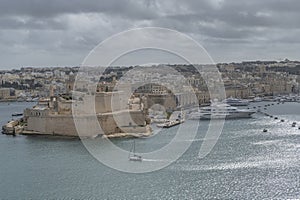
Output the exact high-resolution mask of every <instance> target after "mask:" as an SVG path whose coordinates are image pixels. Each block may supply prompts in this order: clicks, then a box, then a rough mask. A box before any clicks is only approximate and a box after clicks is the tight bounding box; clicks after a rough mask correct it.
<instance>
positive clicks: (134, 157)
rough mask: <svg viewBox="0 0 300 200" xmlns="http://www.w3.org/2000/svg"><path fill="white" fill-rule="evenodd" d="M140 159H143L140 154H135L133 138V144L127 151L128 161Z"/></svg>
mask: <svg viewBox="0 0 300 200" xmlns="http://www.w3.org/2000/svg"><path fill="white" fill-rule="evenodd" d="M142 160H143V158H142V156H140V155H137V154H136V153H135V140H133V146H132V149H131V151H130V153H129V161H142Z"/></svg>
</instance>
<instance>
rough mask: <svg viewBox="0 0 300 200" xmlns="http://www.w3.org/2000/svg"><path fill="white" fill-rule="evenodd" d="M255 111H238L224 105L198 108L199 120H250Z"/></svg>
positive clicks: (213, 104) (218, 104) (217, 104)
mask: <svg viewBox="0 0 300 200" xmlns="http://www.w3.org/2000/svg"><path fill="white" fill-rule="evenodd" d="M255 112H256V111H255V110H250V109H238V108H236V107H233V106H230V105H228V104H224V103H216V102H214V103H212V104H211V105H210V106H206V107H203V108H200V115H199V118H200V120H207V119H239V118H251V117H252V114H254V113H255Z"/></svg>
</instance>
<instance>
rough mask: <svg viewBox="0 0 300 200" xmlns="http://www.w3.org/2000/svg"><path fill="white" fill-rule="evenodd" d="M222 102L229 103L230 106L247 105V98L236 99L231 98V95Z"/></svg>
mask: <svg viewBox="0 0 300 200" xmlns="http://www.w3.org/2000/svg"><path fill="white" fill-rule="evenodd" d="M222 102H223V103H226V104H229V105H231V106H248V105H249V101H248V100H243V99H237V98H233V97H230V98H228V99H225V100H223V101H222Z"/></svg>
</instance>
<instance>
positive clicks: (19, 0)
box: [0, 0, 154, 19]
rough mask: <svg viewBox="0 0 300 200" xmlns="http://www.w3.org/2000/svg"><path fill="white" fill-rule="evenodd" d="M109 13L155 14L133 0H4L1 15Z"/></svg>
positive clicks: (37, 15)
mask: <svg viewBox="0 0 300 200" xmlns="http://www.w3.org/2000/svg"><path fill="white" fill-rule="evenodd" d="M98 12H101V13H108V14H114V15H121V16H123V15H124V16H126V17H130V18H138V19H150V18H153V17H154V15H153V14H152V13H151V12H149V10H148V9H147V7H146V6H145V5H144V4H139V3H137V2H135V1H131V0H105V1H103V0H101V1H98V0H87V1H84V0H50V1H46V0H2V1H1V6H0V15H25V16H33V17H42V18H43V17H52V16H56V15H61V14H76V13H98Z"/></svg>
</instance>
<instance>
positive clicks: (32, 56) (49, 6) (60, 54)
mask: <svg viewBox="0 0 300 200" xmlns="http://www.w3.org/2000/svg"><path fill="white" fill-rule="evenodd" d="M299 10H300V1H299V0H247V1H246V0H244V1H243V0H190V1H182V0H144V1H143V0H139V1H138V0H101V1H97V0H48V1H46V0H0V27H1V28H0V53H1V54H0V55H1V56H0V58H1V62H0V69H5V68H19V67H22V66H54V65H56V66H64V65H66V66H76V65H79V64H80V63H81V62H82V61H83V59H84V58H85V56H86V55H87V54H88V52H89V51H90V50H91V49H93V48H94V47H95V46H96V45H97V44H98V43H100V42H101V41H103V40H104V39H106V38H107V37H109V36H111V35H113V34H116V33H119V32H120V31H125V30H127V29H132V28H136V27H147V26H158V27H165V28H170V29H174V30H177V31H180V32H183V33H185V34H188V35H189V36H191V37H192V38H193V39H195V40H196V41H198V42H199V43H200V44H202V45H203V47H204V48H205V49H206V50H207V51H208V52H209V54H210V55H211V57H212V58H213V59H214V60H215V61H216V62H231V61H242V60H258V59H263V60H280V59H284V58H289V59H298V60H300V54H299V53H300V52H299V51H300V23H299V19H300V12H299Z"/></svg>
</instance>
